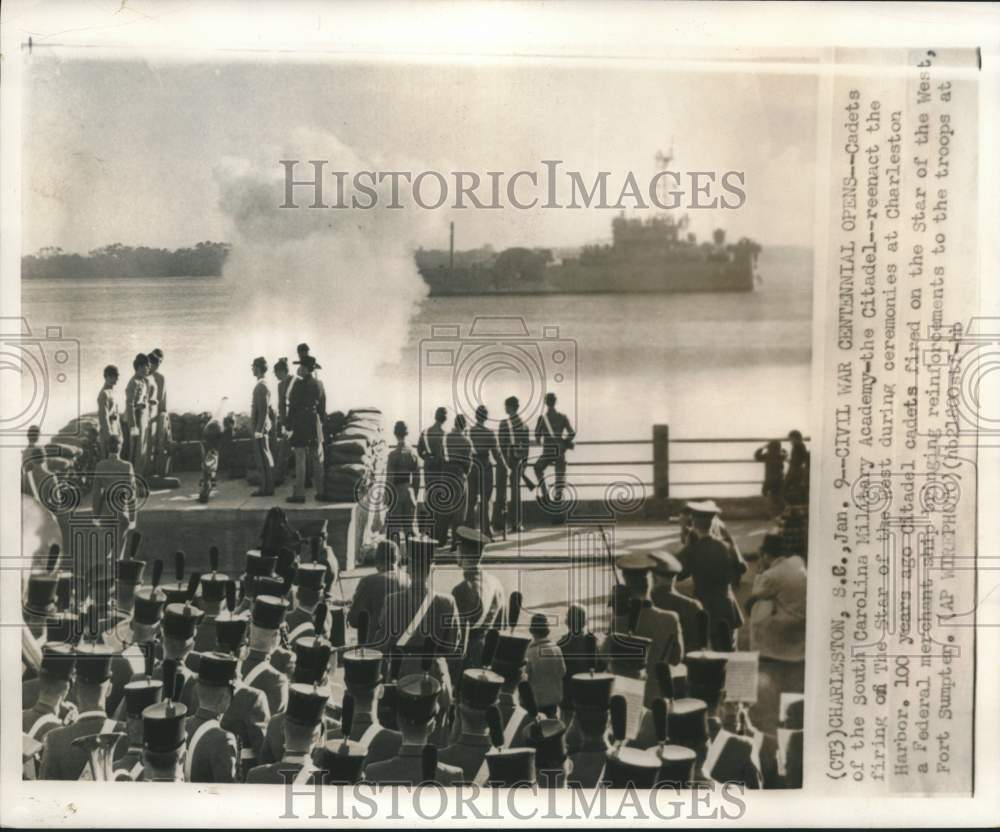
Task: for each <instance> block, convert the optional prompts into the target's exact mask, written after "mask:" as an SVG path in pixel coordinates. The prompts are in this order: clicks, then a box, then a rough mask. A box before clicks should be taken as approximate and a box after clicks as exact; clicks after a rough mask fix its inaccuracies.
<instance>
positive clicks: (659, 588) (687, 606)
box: [649, 552, 708, 653]
mask: <svg viewBox="0 0 1000 832" xmlns="http://www.w3.org/2000/svg"><path fill="white" fill-rule="evenodd" d="M651 554H652V555H653V557H654V558H656V562H657V565H656V568H655V569H653V588H652V590H651V591H650V593H649V597H650V599H651V600H652V602H653V604H654V605H655V606H657V607H659V608H660V609H661V610H669V611H670V612H675V613H677V617H678V618H679V619H680V622H681V633H682V634H683V636H684V651H685V652H686V653H690V652H693V651H695V650H705V649H707V648H708V645H707V644H702V642H701V629H702V628H701V624H699V618H700V617H701V616H702V615H704V614H705V611H704V608H703V607H702V606H701V604H700V603H699V602H698V601H696V600H695V599H694V598H689V597H688V596H687V595H684V594H683V593H680V592H678V591H677V587H676V581H677V576H678V575H680V574H681V572H683V571H684V567H682V566H681V562H680V561H679V560H677V558H675V557H674V556H673V555H672V554H670V552H652V553H651Z"/></svg>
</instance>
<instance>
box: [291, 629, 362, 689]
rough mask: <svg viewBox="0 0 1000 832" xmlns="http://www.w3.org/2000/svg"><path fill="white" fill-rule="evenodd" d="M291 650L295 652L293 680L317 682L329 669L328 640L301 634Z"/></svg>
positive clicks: (331, 649) (331, 652)
mask: <svg viewBox="0 0 1000 832" xmlns="http://www.w3.org/2000/svg"><path fill="white" fill-rule="evenodd" d="M292 650H293V651H294V652H295V681H296V682H300V683H301V684H304V685H312V684H319V683H320V681H321V680H322V679H323V677H324V676H325V675H326V673H327V671H328V669H329V666H330V656H332V655H333V648H332V647H331V646H330V642H328V641H327V640H326V639H324V638H316V637H315V636H303V637H302V638H297V639H295V641H294V642H293V643H292ZM368 652H369V653H373V652H375V651H373V650H369V651H368ZM348 681H349V680H348Z"/></svg>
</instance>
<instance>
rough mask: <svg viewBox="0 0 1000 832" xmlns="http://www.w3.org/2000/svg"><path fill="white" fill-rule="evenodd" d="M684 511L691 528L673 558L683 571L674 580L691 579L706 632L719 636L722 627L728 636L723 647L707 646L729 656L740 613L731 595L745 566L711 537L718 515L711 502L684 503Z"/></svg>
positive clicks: (732, 549)
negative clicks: (705, 619) (705, 617)
mask: <svg viewBox="0 0 1000 832" xmlns="http://www.w3.org/2000/svg"><path fill="white" fill-rule="evenodd" d="M687 509H688V510H689V511H690V513H691V522H692V525H691V530H690V532H689V533H688V538H687V543H686V544H685V545H684V548H683V549H681V551H680V553H679V554H678V555H677V559H678V560H679V561H680V562H681V566H682V567H683V571H682V572H681V574H680V575H678V576H677V580H679V581H683V580H684V579H685V578H688V577H691V578H693V579H694V597H695V598H697V599H698V600H699V601H700V602H701V605H702V606H703V607H704V608H705V612H707V613H708V618H709V622H710V629H709V632H710V633H713V634H714V633H717V632H720V631H721V630H722V628H721V627H720V625H724V627H725V630H726V632H727V633H728V632H730V631H731V633H732V635H731V638H729V637H727V639H726V641H727V643H726V644H722V643H715V644H712V645H711V646H712V648H713V649H715V650H723V651H726V652H729V651H732V650H734V649H735V640H736V631H737V630H738V629H739V628H740V626H741V625H742V624H743V611H742V610H741V609H740V605H739V604H738V603H737V602H736V595H735V594H734V592H733V591H734V590H735V589H736V587H738V586H739V584H740V579H741V578H742V577H743V573H744V572H746V570H747V565H746V563H745V562H744V560H743V558H742V556H741V555H740V554H739V551H738V550H737V549H736V547H735V546H727V545H726V544H725V543H723V542H722V541H721V540H719V539H717V538H716V537H715V536H714V535H713V534H712V521H713V519H714V518H715V517H716V516H717V515H719V514H720V513H721V512H720V509H719V507H718V506H717V505H716V504H715V502H714V501H713V500H703V501H700V502H691V503H688V504H687Z"/></svg>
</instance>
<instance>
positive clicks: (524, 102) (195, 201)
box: [22, 51, 817, 253]
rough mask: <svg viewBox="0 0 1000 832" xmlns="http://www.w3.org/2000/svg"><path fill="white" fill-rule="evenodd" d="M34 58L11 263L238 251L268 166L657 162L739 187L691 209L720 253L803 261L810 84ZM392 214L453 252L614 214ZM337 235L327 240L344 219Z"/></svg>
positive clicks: (600, 236) (577, 236) (653, 73)
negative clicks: (731, 195) (733, 204)
mask: <svg viewBox="0 0 1000 832" xmlns="http://www.w3.org/2000/svg"><path fill="white" fill-rule="evenodd" d="M30 61H31V62H30V64H29V68H28V71H27V73H26V77H27V89H26V100H25V104H24V107H25V114H24V115H25V117H24V134H23V135H24V145H23V146H24V150H23V161H24V171H23V177H22V186H23V200H24V222H23V248H24V252H25V253H30V252H33V251H36V250H37V249H39V248H41V247H43V246H60V247H62V248H64V249H66V250H69V251H80V252H85V251H88V250H90V249H92V248H96V247H98V246H102V245H106V244H109V243H112V242H121V243H124V244H126V245H148V246H158V247H167V248H173V247H179V246H185V245H191V244H193V243H194V242H196V241H199V240H206V239H211V240H227V241H232V240H233V238H234V236H237V237H238V236H239V232H240V229H241V228H242V229H243V232H244V233H245V231H246V224H245V219H246V218H245V216H244V215H243V213H241V212H245V206H246V204H247V203H248V199H247V194H248V193H250V192H253V198H252V199H250V200H249V202H250V203H251V204H253V205H254V206H255V208H254V210H263V211H265V212H266V211H270V210H271V209H272V207H273V209H274V210H277V206H278V204H279V203H280V201H281V199H282V198H283V191H282V187H281V181H282V180H281V176H282V175H283V174H282V169H281V168H280V166H279V164H278V160H279V159H282V158H286V159H289V158H290V159H302V160H307V159H330V160H331V165H330V167H331V169H336V168H338V167H342V168H343V169H352V168H351V167H350V166H359V167H360V166H362V165H365V166H373V167H376V168H377V169H380V170H401V169H404V170H412V171H415V172H417V171H421V170H428V169H434V170H440V171H444V172H448V171H456V170H472V171H476V172H479V173H481V174H482V175H483V176H484V177H485V172H486V171H490V170H500V171H505V172H508V173H509V172H513V171H515V170H518V169H527V170H537V171H541V170H542V165H541V160H543V159H560V160H563V161H564V164H565V168H567V169H576V170H579V171H581V173H582V174H583V175H584V179H586V180H588V181H589V180H590V179H592V178H593V177H594V176H595V175H596V173H597V172H598V171H601V170H608V171H610V172H611V177H610V180H609V181H610V182H613V183H620V182H621V181H623V179H624V177H625V175H626V173H627V172H628V171H634V172H635V174H636V176H637V177H638V178H639V179H640V181H642V180H648V178H649V177H651V176H652V175H653V174H654V173H655V172H656V163H655V158H654V157H655V154H656V152H657V150H662V151H666V150H668V149H670V148H671V147H672V148H673V151H674V159H675V161H674V164H673V166H672V167H673V168H674V169H677V170H681V171H685V170H715V171H719V172H722V171H727V170H738V171H744V172H745V177H746V184H745V190H746V193H747V200H746V203H745V205H744V206H743V207H742V208H741V209H739V210H735V211H723V210H694V211H688V214H689V216H690V218H691V223H692V225H691V227H692V229H693V230H694V231H696V232H698V233H699V235H700V236H702V237H704V236H707V235H708V234H709V233H710V232H711V230H712V228H715V227H718V226H722V227H724V228H726V230H727V232H728V235H729V238H730V239H735V238H737V237H740V236H749V237H752V238H754V239H756V240H758V241H759V242H761V243H763V244H764V245H799V246H808V245H810V244H811V238H812V227H813V222H812V216H813V199H814V157H815V130H816V95H817V81H816V76H815V75H812V74H807V73H802V74H796V73H782V74H763V73H762V74H749V73H746V72H741V73H736V72H693V71H681V70H677V69H671V70H665V69H663V68H648V67H642V68H637V67H636V66H634V65H630V66H619V65H616V64H614V63H608V64H605V65H603V66H601V67H600V68H598V67H595V66H593V65H586V64H579V63H576V64H565V65H563V64H552V63H548V64H542V63H541V62H525V63H523V64H518V65H512V64H509V63H493V64H478V65H477V64H470V63H462V64H451V65H446V64H406V63H403V62H402V61H393V62H382V63H360V62H357V61H351V62H334V61H332V60H324V61H322V62H320V61H316V62H311V63H309V62H302V61H301V60H294V61H293V60H283V59H277V58H273V57H272V58H266V59H261V60H257V61H254V62H251V61H248V60H242V59H241V60H235V61H229V62H225V63H223V62H221V61H203V62H197V63H193V62H192V63H182V62H180V61H177V60H165V61H163V62H159V63H151V62H148V61H144V60H130V61H124V60H112V59H78V58H76V57H66V56H65V55H62V56H59V57H56V56H53V55H51V54H50V55H46V54H45V53H44V52H43V51H39V52H37V53H36V54H35V56H33V57H32V58H31V59H30ZM337 163H340V164H337ZM303 170H304V168H303ZM611 190H612V191H614V190H615V188H614V187H612V188H611ZM234 191H235V192H237V193H235V194H234ZM272 197H273V199H272ZM611 201H614V198H613V197H612V200H611ZM405 210H406V211H408V212H413V213H414V214H421V215H422V216H419V217H416V216H411V217H408V222H406V223H401V224H398V227H397V226H394V225H391V224H390V225H388V226H385V225H380V224H376V225H375V226H374V227H375V228H377V229H379V230H380V231H381V232H382V233H396V232H395V231H394V230H393V229H397V228H398V230H399V233H406V234H408V235H410V237H411V239H410V242H411V243H412V244H413V245H423V246H424V247H427V248H434V247H440V248H446V247H447V244H448V223H449V221H454V222H455V224H456V247H457V248H459V249H463V248H472V247H475V246H479V245H482V244H485V243H491V244H493V245H494V246H495V247H497V248H503V247H507V246H512V245H526V246H552V247H558V246H575V245H580V244H584V243H588V242H594V241H600V240H606V239H608V237H609V235H610V222H611V219H612V217H613V216H614V214H615V213H616V211H613V210H606V209H605V210H598V209H584V210H575V211H567V210H551V209H550V210H546V209H535V210H530V211H519V210H514V209H510V208H508V209H505V210H501V211H490V210H474V209H473V210H455V209H450V208H447V207H445V208H441V209H438V210H435V211H423V210H422V209H419V208H416V207H412V206H411V207H410V208H407V209H405ZM288 213H289V214H290V215H291V216H288V217H282V218H281V223H282V226H283V227H285V228H286V229H288V230H289V231H290V233H292V234H294V233H295V231H294V227H295V224H296V223H301V224H302V226H303V229H308V231H306V230H304V231H303V234H306V233H311V232H312V231H313V230H315V228H316V227H317V226H322V224H323V223H325V222H326V221H327V217H326V216H325V213H326V212H323V211H312V210H306V209H304V208H303V209H300V210H299V211H297V212H288ZM334 213H337V212H334ZM339 213H344V212H339ZM632 213H634V214H635V215H636V216H646V215H648V214H649V213H651V212H650V211H636V212H632ZM313 214H318V215H323V216H311V215H313ZM336 220H337V223H336V224H335V223H334V222H332V221H331V223H330V225H331V228H336V227H342V223H343V222H344V221H345V218H343V217H338V218H336ZM347 221H348V222H349V221H350V218H347ZM404 229H405V230H404ZM331 233H336V232H335V231H333V232H331Z"/></svg>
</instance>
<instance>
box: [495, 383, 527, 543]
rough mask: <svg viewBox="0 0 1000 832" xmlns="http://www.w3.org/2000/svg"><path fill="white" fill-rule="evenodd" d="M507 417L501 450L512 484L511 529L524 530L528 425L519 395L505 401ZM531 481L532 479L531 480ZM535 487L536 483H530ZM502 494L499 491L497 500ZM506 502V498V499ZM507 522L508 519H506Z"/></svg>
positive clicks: (502, 430) (503, 428) (502, 433)
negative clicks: (523, 415)
mask: <svg viewBox="0 0 1000 832" xmlns="http://www.w3.org/2000/svg"><path fill="white" fill-rule="evenodd" d="M503 405H504V409H505V410H506V411H507V418H506V419H504V420H503V421H502V422H501V423H500V437H499V438H500V452H501V453H502V454H503V458H504V461H505V462H506V463H507V475H508V483H509V486H510V499H509V504H510V513H511V520H510V525H511V531H512V532H523V531H524V516H523V514H522V510H521V480H522V479H523V478H525V474H524V466H525V465H526V464H527V462H528V445H529V442H530V439H529V436H528V426H527V425H526V424H524V422H523V421H522V420H521V417H520V416H519V415H518V413H517V411H518V408H520V406H521V403H520V402H519V401H518V400H517V396H510V397H509V398H508V399H507V400H506V401H504V403H503ZM529 482H530V481H529ZM530 485H531V487H532V488H533V487H534V483H530ZM504 496H505V495H504ZM500 499H501V494H500V493H499V492H498V493H497V500H500ZM505 502H506V500H505ZM504 522H505V524H506V520H505V521H504Z"/></svg>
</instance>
